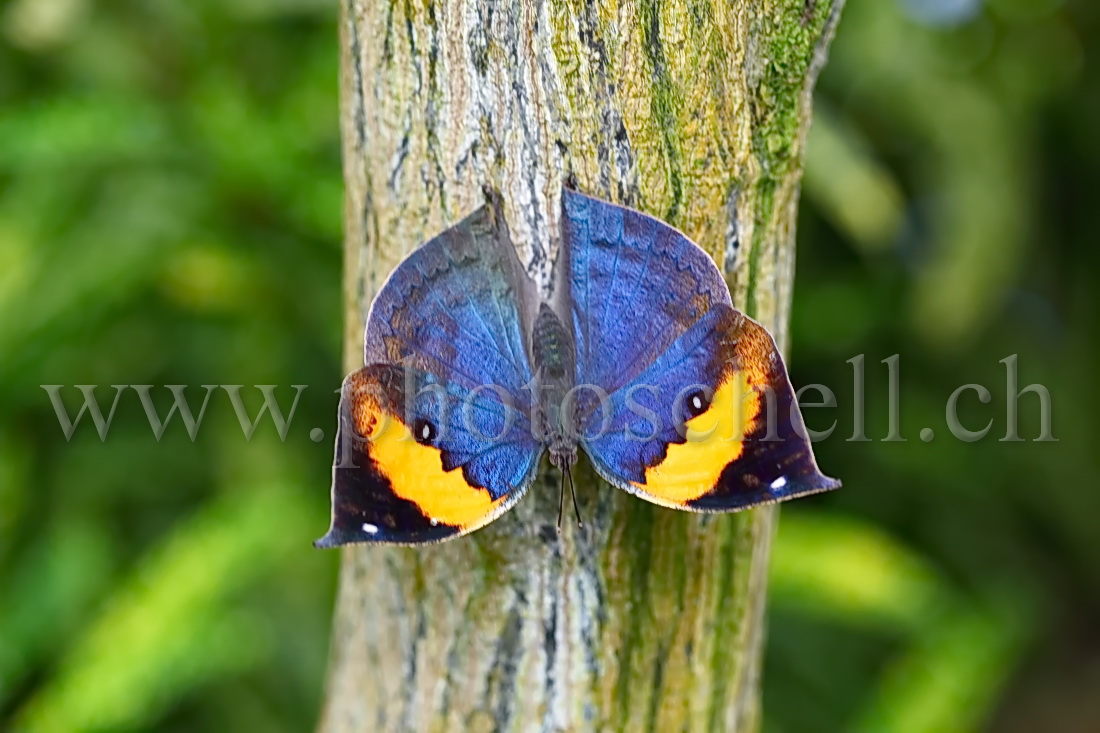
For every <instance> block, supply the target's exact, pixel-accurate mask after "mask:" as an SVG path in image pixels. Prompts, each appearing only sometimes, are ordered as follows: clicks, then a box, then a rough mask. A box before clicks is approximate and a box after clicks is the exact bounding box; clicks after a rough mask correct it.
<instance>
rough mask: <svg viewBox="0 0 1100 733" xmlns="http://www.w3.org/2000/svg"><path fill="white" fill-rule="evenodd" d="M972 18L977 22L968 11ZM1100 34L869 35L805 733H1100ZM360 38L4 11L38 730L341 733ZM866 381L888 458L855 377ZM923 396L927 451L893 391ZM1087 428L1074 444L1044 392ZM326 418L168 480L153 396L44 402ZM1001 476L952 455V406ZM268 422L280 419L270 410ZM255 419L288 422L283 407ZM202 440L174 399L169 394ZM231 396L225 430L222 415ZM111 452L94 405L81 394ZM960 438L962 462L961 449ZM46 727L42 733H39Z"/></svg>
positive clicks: (824, 290) (829, 232)
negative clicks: (350, 201)
mask: <svg viewBox="0 0 1100 733" xmlns="http://www.w3.org/2000/svg"><path fill="white" fill-rule="evenodd" d="M945 8H946V9H947V10H952V12H944V9H945ZM1098 51H1100V9H1098V8H1097V7H1096V6H1095V4H1094V3H1090V2H1089V1H1088V0H1078V1H1077V2H1076V3H1072V2H1064V3H1063V2H1057V0H1033V1H1029V0H988V1H987V2H985V3H984V4H983V3H981V2H980V1H979V0H969V1H966V0H958V1H954V2H948V0H849V3H848V7H847V9H846V11H845V16H844V18H843V20H842V22H841V24H840V31H839V34H838V37H837V39H836V41H835V43H834V45H833V52H832V59H831V62H830V65H829V66H828V67H827V69H826V72H825V74H824V75H823V77H822V79H821V83H820V87H819V93H818V95H817V116H816V122H815V127H814V129H813V131H812V134H811V139H810V154H809V159H808V162H807V169H806V178H805V195H804V203H803V211H802V216H801V220H800V232H799V241H800V249H799V258H800V259H799V272H798V283H797V287H796V293H795V304H794V320H793V339H792V375H793V378H794V381H795V383H796V384H809V383H815V382H816V383H823V384H826V385H828V386H829V387H830V388H831V389H832V390H833V391H834V392H835V393H836V394H837V396H838V401H839V405H840V406H839V407H838V408H835V409H832V410H828V409H826V408H819V409H814V410H808V411H807V421H808V422H809V424H810V426H811V427H813V428H816V429H824V428H826V427H827V426H828V424H829V423H830V422H831V421H832V420H833V419H834V418H835V419H837V421H838V423H837V429H836V432H835V433H834V435H833V436H832V437H831V438H830V439H828V440H826V441H824V442H822V443H820V444H819V446H818V453H819V459H820V462H821V463H822V465H823V466H824V467H825V469H826V470H827V472H829V473H830V474H832V475H837V476H840V477H842V478H843V479H844V481H845V488H844V490H843V491H840V492H836V493H835V494H832V495H829V496H825V497H819V498H816V499H813V500H808V501H805V502H798V503H796V504H794V505H791V506H789V507H787V508H785V509H784V512H783V515H784V516H783V521H782V522H781V524H780V531H779V537H778V541H777V545H776V549H775V559H774V563H773V576H772V612H771V620H770V641H769V646H768V650H767V660H766V661H767V666H766V684H765V711H766V718H767V723H766V727H767V729H768V730H769V731H772V732H773V733H786V732H791V733H802V732H803V731H807V732H810V733H813V732H816V731H821V732H826V731H828V732H832V731H840V730H845V731H847V730H851V731H891V732H897V733H910V732H912V733H925V732H929V733H930V732H933V731H936V732H940V731H966V730H986V729H988V730H997V731H1006V732H1015V731H1035V730H1043V731H1091V730H1100V704H1098V703H1097V700H1100V633H1098V632H1100V628H1098V626H1097V624H1096V619H1097V618H1100V562H1098V560H1100V532H1097V531H1096V528H1095V527H1096V517H1098V516H1100V495H1098V492H1097V490H1096V489H1097V484H1098V483H1100V482H1098V481H1097V478H1096V477H1097V472H1098V469H1100V465H1098V464H1100V460H1098V458H1097V452H1096V450H1095V449H1094V447H1093V446H1094V445H1095V444H1096V443H1097V441H1098V440H1100V435H1098V432H1100V431H1098V424H1097V417H1096V411H1095V408H1096V406H1097V405H1100V400H1097V399H1096V387H1095V384H1094V383H1093V382H1092V381H1091V377H1092V374H1093V373H1094V371H1095V369H1094V366H1093V365H1095V364H1096V363H1097V359H1098V357H1100V354H1098V344H1097V336H1098V329H1097V327H1096V321H1095V317H1096V314H1097V312H1098V309H1097V303H1096V300H1097V296H1096V292H1097V288H1096V286H1095V284H1094V283H1093V282H1092V279H1093V278H1094V277H1095V274H1094V273H1096V272H1097V268H1096V266H1097V264H1098V263H1097V254H1096V252H1097V250H1096V248H1095V247H1094V246H1093V241H1094V239H1095V234H1094V229H1095V228H1096V226H1097V224H1098V223H1100V219H1098V217H1100V210H1098V209H1097V208H1096V206H1095V202H1094V201H1093V199H1094V197H1095V193H1094V192H1095V190H1096V188H1095V178H1096V176H1097V173H1098V171H1100V136H1097V134H1096V130H1097V129H1100V68H1098V66H1097V61H1096V59H1097V58H1098ZM337 65H338V58H337V44H336V10H335V7H334V5H333V4H332V3H322V2H320V0H280V1H279V2H274V3H273V2H261V1H260V0H234V2H228V3H214V2H210V1H209V0H203V1H202V2H194V3H171V2H165V1H164V0H157V1H155V2H136V1H133V0H131V1H130V2H126V1H124V2H118V3H111V4H102V3H100V4H93V3H91V2H90V0H12V1H11V2H9V3H7V4H5V5H3V6H0V355H2V358H0V406H2V410H0V727H8V725H9V724H10V725H11V726H14V727H15V728H16V729H20V730H28V731H55V730H56V731H69V730H120V729H149V728H155V729H158V730H193V729H215V730H223V729H244V730H251V729H265V730H272V731H274V730H288V731H290V730H304V729H308V728H310V727H311V726H312V724H313V721H314V719H315V716H316V711H317V709H318V706H319V702H320V695H321V686H322V683H323V675H324V664H325V658H326V655H327V638H328V636H327V634H328V624H329V615H330V612H331V604H332V598H333V593H334V585H335V573H336V563H337V555H336V554H335V553H320V552H312V551H309V550H308V549H306V550H303V548H308V545H307V544H306V543H307V541H308V540H309V539H311V538H312V537H314V536H316V535H317V534H319V533H320V532H321V531H323V528H324V526H325V523H326V520H327V511H328V507H327V498H326V496H325V488H324V487H326V486H327V482H328V474H329V469H328V465H329V462H330V460H331V448H330V441H329V438H328V437H326V438H325V439H324V440H321V441H318V442H314V441H312V440H311V439H310V430H311V429H312V428H316V427H319V428H321V429H323V430H326V431H328V430H329V429H330V426H331V424H332V422H333V415H334V414H335V404H336V397H335V394H334V390H335V389H336V387H337V386H338V384H339V380H340V376H341V374H340V337H341V318H342V316H341V295H340V283H341V275H340V272H341V249H340V234H341V206H342V203H341V178H340V159H339V135H338V127H337V124H338V123H337V83H336V79H337ZM859 354H864V355H865V369H866V376H867V379H866V388H865V393H866V433H867V436H868V437H869V438H870V440H869V441H868V442H854V441H847V440H846V438H848V437H849V436H851V435H852V432H853V429H854V426H855V424H856V422H855V421H856V417H855V416H854V414H853V410H852V405H853V402H854V397H855V395H854V387H853V383H852V382H853V376H852V365H851V364H850V363H847V362H846V360H848V359H851V358H852V357H855V356H857V355H859ZM892 354H900V355H901V359H900V363H901V416H900V419H901V423H900V424H901V434H902V436H903V437H905V438H906V439H907V440H906V441H905V442H884V441H883V440H882V438H884V437H885V436H886V434H887V430H888V427H887V426H888V423H887V409H888V408H887V398H886V392H887V390H886V387H887V372H886V367H885V366H884V365H883V364H881V363H880V360H882V359H885V358H887V357H889V356H891V355H892ZM1011 354H1019V370H1020V384H1021V386H1023V385H1027V384H1030V383H1032V382H1038V383H1041V384H1043V385H1046V386H1047V388H1048V389H1049V390H1050V393H1051V396H1052V403H1053V415H1054V426H1053V427H1054V435H1055V436H1056V437H1057V438H1059V442H1057V443H1044V442H1032V441H1031V440H1030V439H1032V438H1034V437H1036V436H1037V435H1038V431H1039V427H1038V421H1039V410H1038V399H1037V398H1036V397H1035V395H1033V394H1028V395H1025V396H1024V397H1022V398H1021V401H1020V405H1021V407H1020V409H1021V416H1020V433H1021V435H1022V436H1024V437H1025V438H1028V439H1029V440H1028V441H1026V442H1000V441H999V440H998V438H999V437H1001V436H1002V435H1003V434H1004V432H1005V417H1004V416H1005V410H1006V400H1007V398H1006V395H1005V386H1004V385H1005V366H1004V365H1003V364H1002V363H1000V361H999V360H1001V359H1003V358H1005V357H1007V356H1009V355H1011ZM122 383H125V384H152V385H169V384H186V385H194V387H193V388H191V389H190V391H189V392H188V395H189V397H190V398H191V406H192V409H193V411H194V412H196V413H197V412H198V409H199V405H200V403H201V400H202V391H201V389H200V388H199V387H198V385H202V384H210V383H233V384H245V385H256V384H277V385H283V386H281V387H280V389H278V390H276V394H277V396H278V397H279V400H280V405H282V406H283V408H284V412H285V411H286V410H288V409H289V407H290V404H291V402H292V401H293V396H294V395H293V393H292V390H291V388H290V387H289V385H292V384H304V385H308V387H307V389H306V390H305V391H304V392H303V393H302V397H301V400H300V401H299V404H298V407H297V411H296V413H295V416H294V420H293V423H292V425H291V428H290V432H289V433H288V435H287V436H286V439H285V441H284V440H281V439H280V436H279V435H278V434H277V431H276V430H275V428H274V426H273V425H272V423H271V421H270V420H265V421H264V422H263V424H262V425H261V427H260V428H259V429H258V430H257V432H256V434H255V435H254V436H253V438H252V439H251V440H250V441H248V442H245V441H243V440H242V439H241V427H240V425H239V423H238V421H237V417H236V416H235V415H234V412H233V410H232V407H231V406H230V404H229V401H228V400H227V399H225V395H224V393H215V395H214V396H213V397H212V398H211V400H210V404H209V407H208V410H207V413H206V414H205V417H204V422H203V429H202V430H201V431H200V433H199V436H198V438H197V439H196V440H195V441H194V442H192V441H191V440H190V439H189V438H188V436H187V433H186V431H185V429H184V428H183V426H182V425H181V424H180V423H179V418H178V416H177V417H176V418H175V419H174V421H173V423H172V424H171V425H170V426H169V428H168V429H167V431H166V433H165V435H164V437H163V439H162V440H160V441H159V442H158V441H156V440H155V439H153V437H152V435H151V432H150V427H149V423H148V420H147V419H146V416H145V413H144V411H143V409H142V406H141V404H140V402H139V401H138V400H137V399H136V395H135V394H134V393H133V392H129V393H128V394H124V395H123V396H122V397H121V398H120V400H119V405H118V409H117V412H116V414H115V416H114V418H113V423H112V426H111V433H110V439H109V440H107V441H103V442H101V441H100V439H99V437H98V436H97V435H96V433H95V431H94V430H93V429H92V426H91V425H90V424H88V422H87V420H88V416H85V422H84V423H82V424H81V426H80V427H79V428H78V429H77V431H76V433H75V435H74V436H73V438H72V440H71V441H69V442H66V441H65V440H64V437H63V435H62V433H61V430H60V428H59V425H58V421H57V418H56V417H55V415H54V412H53V409H52V407H51V405H50V401H49V398H48V395H47V394H46V392H45V391H43V389H42V388H41V387H40V385H43V384H61V385H76V384H99V385H102V386H101V387H100V389H99V391H98V394H99V395H100V399H101V403H102V404H103V405H104V411H105V412H106V411H107V408H108V407H109V403H110V400H111V398H112V397H113V390H111V389H108V385H111V384H122ZM965 383H981V384H983V385H985V386H986V387H987V388H988V389H989V390H990V391H991V392H992V394H993V400H992V402H991V403H990V404H987V405H983V404H981V403H979V402H978V401H977V399H976V397H975V396H974V394H973V393H970V395H969V396H968V397H964V398H963V400H962V401H961V402H960V416H961V418H962V421H963V423H964V424H965V425H967V426H968V427H970V428H972V429H975V428H980V427H981V426H982V425H984V424H985V422H986V421H987V420H989V419H990V418H993V419H994V427H993V430H992V431H991V433H990V435H989V436H987V437H986V438H985V439H984V440H981V441H978V442H974V443H963V442H959V441H956V440H953V439H951V438H950V437H949V435H948V433H947V430H946V423H945V416H944V408H945V406H946V403H947V399H948V396H949V395H950V394H951V392H952V391H953V390H954V389H955V388H957V387H959V386H961V385H962V384H965ZM249 389H251V388H249ZM249 389H246V391H245V393H244V397H245V403H246V405H247V406H248V408H249V410H250V411H251V414H252V415H255V414H256V413H257V412H258V410H259V409H260V406H261V404H262V401H261V398H260V395H259V393H258V390H255V389H251V391H249ZM153 394H154V398H155V400H154V401H155V402H156V405H157V407H158V409H159V411H160V415H161V416H162V417H163V416H164V415H165V414H166V413H167V410H168V408H169V406H170V405H171V398H170V395H169V394H168V392H167V390H164V389H161V390H159V391H158V390H156V389H154V391H153ZM219 394H220V396H219ZM62 395H63V397H64V398H65V400H66V405H67V406H68V409H69V413H70V415H71V416H75V414H76V411H77V409H78V407H79V404H80V396H79V393H78V392H77V391H76V390H75V389H73V388H72V387H71V386H70V388H69V390H68V391H65V390H63V391H62ZM925 427H931V428H933V429H934V430H935V431H936V437H935V439H934V440H932V441H931V442H923V441H922V440H920V438H919V437H918V435H919V433H920V431H921V429H922V428H925ZM4 721H9V722H4Z"/></svg>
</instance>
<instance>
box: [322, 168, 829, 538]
mask: <svg viewBox="0 0 1100 733" xmlns="http://www.w3.org/2000/svg"><path fill="white" fill-rule="evenodd" d="M486 196H487V203H486V204H485V205H484V206H482V207H481V208H480V209H478V210H477V211H475V212H474V213H473V214H471V215H469V216H468V217H467V218H465V219H463V220H462V221H461V222H459V223H458V224H457V225H456V226H454V227H452V228H450V229H447V230H446V231H444V232H442V233H441V234H439V235H438V236H436V237H435V238H433V239H431V240H430V241H428V242H427V243H425V244H423V245H421V246H420V247H419V248H417V249H416V250H414V251H413V252H412V253H411V254H410V255H409V256H408V257H407V258H406V259H405V260H404V261H402V262H401V264H400V265H399V266H398V267H397V268H396V269H395V270H394V271H393V273H392V274H391V275H390V277H389V278H388V279H387V280H386V282H385V283H384V285H383V286H382V288H381V290H380V291H379V292H378V295H377V297H376V298H375V300H374V302H373V304H372V306H371V309H370V313H369V316H368V318H367V325H366V335H365V361H364V363H365V366H364V367H363V368H362V369H360V370H358V371H356V372H354V373H352V374H350V375H349V376H348V377H347V378H346V379H345V380H344V384H343V387H342V389H341V397H340V406H339V418H338V420H339V424H338V431H337V437H336V458H335V463H334V467H333V483H332V524H331V527H330V529H329V531H328V533H327V534H326V535H325V536H324V537H322V538H321V539H320V540H318V541H317V542H316V543H315V544H316V545H317V546H318V547H335V546H339V545H344V544H349V543H389V544H421V543H430V542H438V541H441V540H445V539H449V538H452V537H457V536H460V535H463V534H466V533H468V532H472V531H473V530H476V529H478V528H480V527H483V526H485V525H486V524H488V523H489V522H491V521H492V520H493V519H495V518H497V517H499V516H500V515H501V514H503V513H504V512H506V511H507V510H508V509H509V508H510V507H512V506H513V505H514V504H515V503H516V502H517V501H518V500H519V499H520V497H521V496H522V495H523V494H524V492H525V491H526V490H527V488H528V487H529V486H530V485H531V483H532V481H533V479H534V476H535V474H536V472H537V470H538V467H539V465H540V461H541V456H542V454H543V453H544V452H548V453H549V459H550V463H551V464H553V465H554V466H556V467H558V468H559V469H561V470H562V472H563V482H564V476H565V474H566V473H567V472H569V471H570V469H571V468H572V466H573V465H574V464H575V462H576V461H577V459H578V454H579V453H580V451H582V450H583V452H584V453H586V454H587V456H588V458H589V459H590V460H591V462H592V465H593V467H594V468H595V470H596V472H597V473H599V475H600V476H601V477H603V478H604V479H605V480H606V481H607V482H608V483H610V484H612V485H613V486H616V487H618V488H620V489H623V490H625V491H628V492H630V493H631V494H634V495H635V496H638V497H641V498H642V499H646V500H648V501H651V502H653V503H654V504H659V505H661V506H664V507H672V508H675V509H685V510H689V511H695V512H732V511H738V510H741V509H747V508H749V507H754V506H758V505H761V504H768V503H773V502H778V501H784V500H786V499H792V498H795V497H799V496H804V495H807V494H813V493H816V492H820V491H826V490H829V489H834V488H837V487H839V486H840V482H838V481H836V480H835V479H831V478H828V477H826V476H824V475H823V474H822V473H821V472H820V470H819V469H818V467H817V463H816V461H815V459H814V455H813V451H812V449H811V446H810V443H809V442H808V440H807V438H806V431H805V427H804V425H803V422H802V416H801V413H800V412H799V408H798V404H797V400H796V398H795V393H794V390H793V388H792V387H791V383H790V380H789V379H788V377H787V371H786V368H785V367H784V365H783V361H782V359H781V358H780V355H779V351H778V349H777V348H776V345H775V341H774V340H773V339H772V337H771V335H770V334H769V333H768V332H767V331H766V330H765V329H764V327H763V326H761V325H760V324H758V323H756V322H755V321H753V320H752V319H751V318H749V317H747V316H746V315H744V314H743V313H741V312H739V311H738V310H736V309H735V308H734V307H733V304H732V300H731V298H730V292H729V289H728V288H727V286H726V283H725V281H724V280H723V279H722V275H721V273H720V272H719V270H718V268H717V267H716V266H715V264H714V262H713V261H712V260H711V258H710V257H709V256H708V255H707V254H706V253H705V252H704V251H703V250H702V249H700V248H699V247H698V246H697V245H696V244H695V243H693V242H692V241H691V240H690V239H688V238H687V237H686V236H685V235H684V234H682V233H681V232H679V231H678V230H676V229H674V228H673V227H671V226H669V225H667V224H665V223H663V222H661V221H660V220H658V219H655V218H653V217H651V216H648V215H646V214H643V213H641V212H639V211H635V210H633V209H630V208H627V207H624V206H619V205H616V204H613V203H609V202H606V201H602V200H600V199H597V198H593V197H590V196H587V195H585V194H582V193H579V192H577V191H575V190H572V189H571V188H564V189H563V191H562V216H561V230H560V240H559V241H560V245H561V247H560V252H561V254H560V255H559V257H558V262H557V263H556V265H555V268H554V274H553V277H552V284H551V288H550V295H549V297H546V298H544V297H542V295H540V292H539V289H538V287H537V286H536V284H535V282H534V281H533V280H532V279H531V278H530V277H529V276H528V274H527V271H526V270H525V268H524V267H523V266H522V264H521V263H520V261H519V258H518V256H517V254H516V249H515V247H514V245H513V243H512V240H511V237H510V234H509V231H508V227H507V224H506V222H505V220H504V215H503V210H502V202H501V199H500V197H499V195H496V194H493V193H492V192H487V193H486ZM563 491H564V485H563ZM559 521H560V516H559Z"/></svg>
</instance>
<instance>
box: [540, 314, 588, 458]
mask: <svg viewBox="0 0 1100 733" xmlns="http://www.w3.org/2000/svg"><path fill="white" fill-rule="evenodd" d="M531 356H532V360H533V362H534V366H535V375H536V376H535V392H536V395H537V399H536V408H535V409H536V415H535V419H534V420H533V423H534V427H535V430H536V431H537V434H538V438H539V440H541V441H542V443H543V444H544V445H546V447H547V449H548V450H549V451H550V462H551V463H553V464H554V465H555V466H558V467H560V468H568V467H569V466H572V465H573V464H574V463H575V462H576V460H577V439H576V435H577V429H576V409H575V405H573V404H572V402H573V401H572V400H571V399H569V397H570V393H571V390H572V389H573V382H574V373H575V371H574V370H575V361H576V357H575V354H574V349H573V339H572V337H571V336H570V334H569V332H568V331H566V329H565V326H564V325H563V324H562V322H561V319H560V318H558V316H557V315H556V314H555V313H554V311H553V309H551V308H550V306H548V305H547V304H545V303H543V304H542V307H541V308H540V309H539V315H538V318H536V319H535V323H534V326H533V327H532V330H531Z"/></svg>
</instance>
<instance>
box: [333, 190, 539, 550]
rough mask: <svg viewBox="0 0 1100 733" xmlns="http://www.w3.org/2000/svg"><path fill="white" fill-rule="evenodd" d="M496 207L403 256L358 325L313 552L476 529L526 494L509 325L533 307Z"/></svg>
mask: <svg viewBox="0 0 1100 733" xmlns="http://www.w3.org/2000/svg"><path fill="white" fill-rule="evenodd" d="M503 222H504V220H503V217H502V215H501V212H500V210H499V206H493V207H489V206H486V207H484V208H482V209H480V210H479V211H477V212H475V213H474V214H472V215H471V216H469V217H467V218H466V219H465V220H463V221H462V222H460V223H459V224H458V225H456V226H455V227H452V228H451V229H448V230H447V231H445V232H443V233H442V234H440V235H439V236H437V237H435V238H434V239H432V240H430V241H429V242H427V243H426V244H424V245H423V246H421V247H420V248H418V249H417V250H415V251H414V252H413V253H412V254H410V255H409V256H408V257H407V258H406V259H405V260H404V261H403V262H402V263H401V264H400V265H399V266H398V267H397V269H396V270H394V272H393V273H392V274H391V276H390V277H389V279H388V280H387V281H386V283H385V284H384V285H383V286H382V289H381V290H380V291H379V293H378V296H377V297H376V299H375V301H374V303H373V304H372V306H371V311H370V315H369V317H368V319H367V327H366V339H365V357H366V359H365V360H366V366H365V367H364V368H363V369H360V370H359V371H357V372H355V373H353V374H351V375H349V376H348V378H347V379H346V380H345V382H344V386H343V389H342V391H341V399H340V412H339V425H338V435H337V441H336V461H335V466H334V468H333V488H332V502H333V514H332V526H331V528H330V530H329V532H328V534H326V535H325V537H323V538H322V539H320V540H318V542H317V544H318V546H321V547H333V546H338V545H342V544H347V543H351V542H387V543H400V544H414V543H423V542H435V541H439V540H443V539H447V538H449V537H455V536H458V535H461V534H465V533H467V532H470V531H473V530H474V529H477V528H478V527H482V526H484V525H485V524H487V523H488V522H490V521H492V520H493V519H494V518H496V517H497V516H499V515H500V514H501V513H502V512H504V511H506V510H507V509H508V508H509V507H511V506H512V505H513V504H514V503H515V502H516V501H517V500H518V499H519V497H520V496H521V495H522V494H523V492H524V491H526V489H527V487H528V486H529V485H530V483H531V481H532V479H533V477H534V472H535V469H536V468H537V466H538V460H539V457H540V455H541V453H542V446H541V444H540V443H538V442H537V441H536V440H535V439H534V437H533V431H532V429H531V426H530V417H529V416H530V414H531V409H530V407H531V406H530V398H531V393H530V390H529V389H527V385H528V384H529V383H530V382H531V379H532V372H531V366H530V361H529V359H528V356H527V352H526V348H525V346H524V343H525V342H524V338H523V331H522V326H521V323H522V322H523V319H524V317H525V312H526V311H525V309H526V308H527V307H528V305H527V304H528V303H529V302H531V300H532V299H533V293H534V286H533V284H531V283H530V281H529V280H527V279H526V274H525V273H524V272H523V271H522V267H521V266H520V264H519V261H518V258H517V257H516V254H515V249H514V248H513V246H512V244H511V241H510V240H509V239H508V235H507V229H506V227H505V225H504V223H503Z"/></svg>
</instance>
